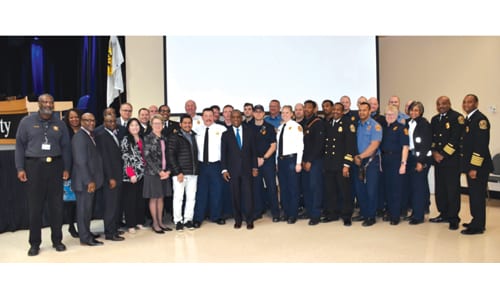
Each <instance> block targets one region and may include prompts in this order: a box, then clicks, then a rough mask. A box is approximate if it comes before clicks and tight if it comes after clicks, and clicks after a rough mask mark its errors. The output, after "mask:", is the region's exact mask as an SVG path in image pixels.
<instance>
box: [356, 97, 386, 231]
mask: <svg viewBox="0 0 500 300" xmlns="http://www.w3.org/2000/svg"><path fill="white" fill-rule="evenodd" d="M358 114H359V121H358V127H357V130H356V140H357V145H358V154H357V155H356V156H354V163H355V165H356V167H355V168H354V174H353V175H354V186H355V189H356V197H357V199H358V202H359V207H360V215H359V216H357V217H354V218H353V219H352V220H353V221H363V224H362V225H363V226H372V225H373V224H375V223H376V220H375V215H376V211H377V203H378V184H379V172H380V150H379V146H380V142H381V141H382V127H381V126H380V124H379V123H377V122H376V121H375V120H373V119H372V118H371V117H370V104H368V103H367V102H363V103H360V104H359V110H358Z"/></svg>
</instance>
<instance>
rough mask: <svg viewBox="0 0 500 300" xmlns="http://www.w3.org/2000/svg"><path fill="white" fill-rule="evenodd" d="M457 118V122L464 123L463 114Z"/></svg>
mask: <svg viewBox="0 0 500 300" xmlns="http://www.w3.org/2000/svg"><path fill="white" fill-rule="evenodd" d="M457 120H458V124H464V123H465V121H464V116H462V115H460V116H458V119H457Z"/></svg>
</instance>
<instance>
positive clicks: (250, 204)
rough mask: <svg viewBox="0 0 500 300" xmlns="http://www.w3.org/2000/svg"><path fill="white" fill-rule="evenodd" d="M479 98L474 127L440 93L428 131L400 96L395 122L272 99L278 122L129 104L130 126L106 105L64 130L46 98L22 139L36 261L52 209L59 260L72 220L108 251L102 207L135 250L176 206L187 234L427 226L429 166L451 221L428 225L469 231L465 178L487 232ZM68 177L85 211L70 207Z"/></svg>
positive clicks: (470, 105)
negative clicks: (222, 228) (278, 225)
mask: <svg viewBox="0 0 500 300" xmlns="http://www.w3.org/2000/svg"><path fill="white" fill-rule="evenodd" d="M478 102H479V100H478V98H477V96H475V95H473V94H469V95H466V96H465V98H464V100H463V104H462V107H463V110H464V112H465V113H467V118H464V116H463V115H462V114H460V113H458V112H456V111H454V110H453V109H452V108H451V101H450V99H449V98H448V97H446V96H442V97H439V98H438V99H437V101H436V106H437V110H438V112H439V113H438V114H437V115H435V116H434V117H432V119H431V121H430V122H429V121H427V119H426V118H424V117H423V114H424V106H423V104H422V103H421V102H418V101H409V102H408V104H407V105H406V108H405V111H404V112H402V111H400V109H399V106H400V99H399V97H397V96H393V97H391V98H390V99H389V101H388V105H387V107H386V108H385V115H381V114H380V113H379V102H378V99H376V98H374V97H372V98H370V99H366V98H365V97H360V98H359V99H358V103H357V104H358V105H357V106H358V110H357V111H355V110H351V109H350V107H351V100H350V98H349V97H348V96H343V97H341V99H340V101H339V102H336V103H334V102H333V101H331V100H328V99H327V100H324V101H323V102H322V103H321V108H322V111H323V116H320V115H319V113H318V110H319V107H318V104H317V103H316V102H315V101H313V100H306V101H305V102H304V103H298V104H296V105H295V107H292V106H290V105H284V106H283V107H281V104H280V101H279V100H276V99H274V100H271V101H270V103H269V114H268V115H267V116H266V113H265V109H264V107H263V106H262V105H260V104H259V105H253V104H251V103H246V104H245V105H244V107H243V111H240V110H238V109H234V107H233V106H232V105H225V106H224V107H223V109H222V116H220V112H221V110H220V107H219V106H217V105H214V106H212V107H209V108H205V109H203V111H202V113H201V116H199V115H197V113H196V110H197V107H196V103H195V102H194V101H193V100H188V101H186V103H185V114H183V115H181V116H180V121H179V122H175V121H173V120H170V108H169V107H168V105H161V106H160V107H159V108H158V107H156V106H155V105H152V106H150V107H149V108H141V109H139V111H138V118H133V117H132V113H133V107H132V105H131V104H130V103H123V104H121V106H120V111H119V117H118V116H117V114H116V112H115V111H114V109H113V108H107V109H105V110H104V112H103V117H104V119H103V120H104V122H103V124H102V125H101V126H98V127H96V122H95V116H94V115H93V114H92V113H88V112H87V113H84V114H81V112H79V111H78V110H77V109H71V110H70V111H69V112H68V113H67V114H66V116H65V119H64V121H62V120H59V119H58V118H56V117H54V116H53V109H54V99H53V97H52V96H51V95H49V94H43V95H41V96H40V97H39V100H38V103H39V112H38V113H37V114H32V115H29V116H27V117H25V118H24V119H23V120H22V121H21V123H20V124H19V127H18V131H17V136H16V154H15V160H16V161H15V163H16V168H17V171H18V174H17V175H18V178H19V180H20V181H22V182H25V183H26V188H27V195H28V204H29V205H28V206H29V218H30V226H29V229H30V231H29V232H30V233H29V243H30V249H29V251H28V255H29V256H34V255H38V253H39V251H40V244H41V227H42V209H43V207H44V202H45V201H48V204H49V205H48V207H49V216H50V220H49V221H50V226H51V232H52V235H51V239H52V244H53V247H54V248H55V249H56V250H57V251H64V250H65V249H66V247H65V245H64V244H63V243H62V229H61V227H62V224H63V219H64V218H63V215H64V217H65V219H66V222H67V223H69V224H70V226H69V232H70V234H71V235H72V236H73V237H78V238H79V239H80V242H81V244H82V245H88V246H97V245H102V244H103V242H102V241H99V240H98V239H97V238H99V235H98V234H95V233H93V232H91V230H90V223H91V220H92V213H93V206H94V203H95V198H99V199H101V201H102V203H103V206H104V213H103V220H104V235H105V239H106V240H111V241H122V240H124V237H123V234H124V232H125V231H124V230H120V228H121V227H122V226H124V227H125V229H126V231H128V232H129V233H131V234H133V233H135V232H136V230H139V229H142V228H144V224H145V223H146V219H148V220H150V222H151V228H152V231H154V232H155V233H157V234H164V233H165V232H166V231H171V230H173V229H171V228H169V227H168V226H167V225H166V224H165V220H166V218H165V213H164V212H165V210H166V209H165V208H166V207H170V205H169V204H171V207H172V220H173V223H174V226H175V230H177V231H182V230H184V229H185V228H186V229H191V230H192V229H195V228H199V227H200V226H202V223H203V222H204V221H205V220H209V221H211V222H214V223H217V224H219V225H224V224H225V223H226V220H227V219H229V218H234V228H236V229H239V228H241V227H242V224H243V222H245V224H246V227H247V229H249V230H251V229H253V228H254V221H255V220H256V219H258V218H261V217H262V216H263V215H264V214H265V213H266V212H267V211H268V210H269V211H270V214H271V217H272V222H280V221H283V222H287V223H288V224H294V223H295V222H296V221H297V219H309V223H308V224H309V225H317V224H319V223H327V222H332V221H336V220H340V219H342V221H343V223H344V225H345V226H351V225H352V221H362V225H363V226H372V225H373V224H375V223H376V217H377V216H378V217H382V218H383V220H384V221H388V222H390V224H391V225H397V224H399V222H400V220H401V218H403V219H404V220H408V221H409V224H411V225H417V224H420V223H422V222H424V215H425V213H426V212H428V210H429V205H430V200H429V199H430V192H429V184H428V182H427V174H428V172H429V168H430V166H431V165H434V166H435V188H436V191H435V198H436V205H437V208H438V211H439V213H440V214H439V216H437V217H434V218H430V219H429V221H430V222H448V223H449V228H450V229H451V230H456V229H458V227H459V222H460V219H459V217H458V213H459V210H460V173H466V174H467V182H468V186H469V195H470V202H471V215H472V221H471V222H470V223H464V224H463V226H464V227H466V229H464V230H462V231H461V232H462V233H463V234H479V233H483V232H484V230H485V193H486V185H487V178H488V174H489V173H490V171H491V170H492V162H491V156H490V153H489V150H488V145H489V130H490V124H489V121H488V119H487V118H486V116H484V115H483V114H482V113H481V112H480V111H479V110H478ZM472 139H474V140H472ZM61 174H62V176H61ZM276 178H277V179H278V180H276ZM67 180H71V187H72V189H73V191H74V193H75V195H76V205H75V204H74V202H73V203H72V202H64V205H63V201H62V193H63V190H62V185H63V181H67ZM165 201H167V202H165ZM356 207H359V214H357V215H355V216H353V214H354V212H355V208H356ZM409 211H411V214H410V215H407V213H408V212H409ZM123 220H124V222H125V223H124V224H123V222H122V221H123ZM75 222H76V223H77V225H78V226H77V227H78V231H77V230H76V228H75V226H74V223H75Z"/></svg>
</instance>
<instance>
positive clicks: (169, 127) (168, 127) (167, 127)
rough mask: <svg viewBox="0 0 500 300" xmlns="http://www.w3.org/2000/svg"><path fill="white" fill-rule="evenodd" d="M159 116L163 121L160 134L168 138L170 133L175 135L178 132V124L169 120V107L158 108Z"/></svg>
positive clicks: (164, 105)
mask: <svg viewBox="0 0 500 300" xmlns="http://www.w3.org/2000/svg"><path fill="white" fill-rule="evenodd" d="M160 115H161V116H162V117H163V120H165V123H164V124H163V130H162V132H161V134H163V135H164V136H169V135H170V134H171V133H174V134H176V133H177V132H179V130H180V126H179V122H175V121H172V120H170V107H168V105H166V104H163V105H162V106H160Z"/></svg>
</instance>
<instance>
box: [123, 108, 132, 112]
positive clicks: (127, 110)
mask: <svg viewBox="0 0 500 300" xmlns="http://www.w3.org/2000/svg"><path fill="white" fill-rule="evenodd" d="M122 111H124V112H132V110H131V109H122Z"/></svg>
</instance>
